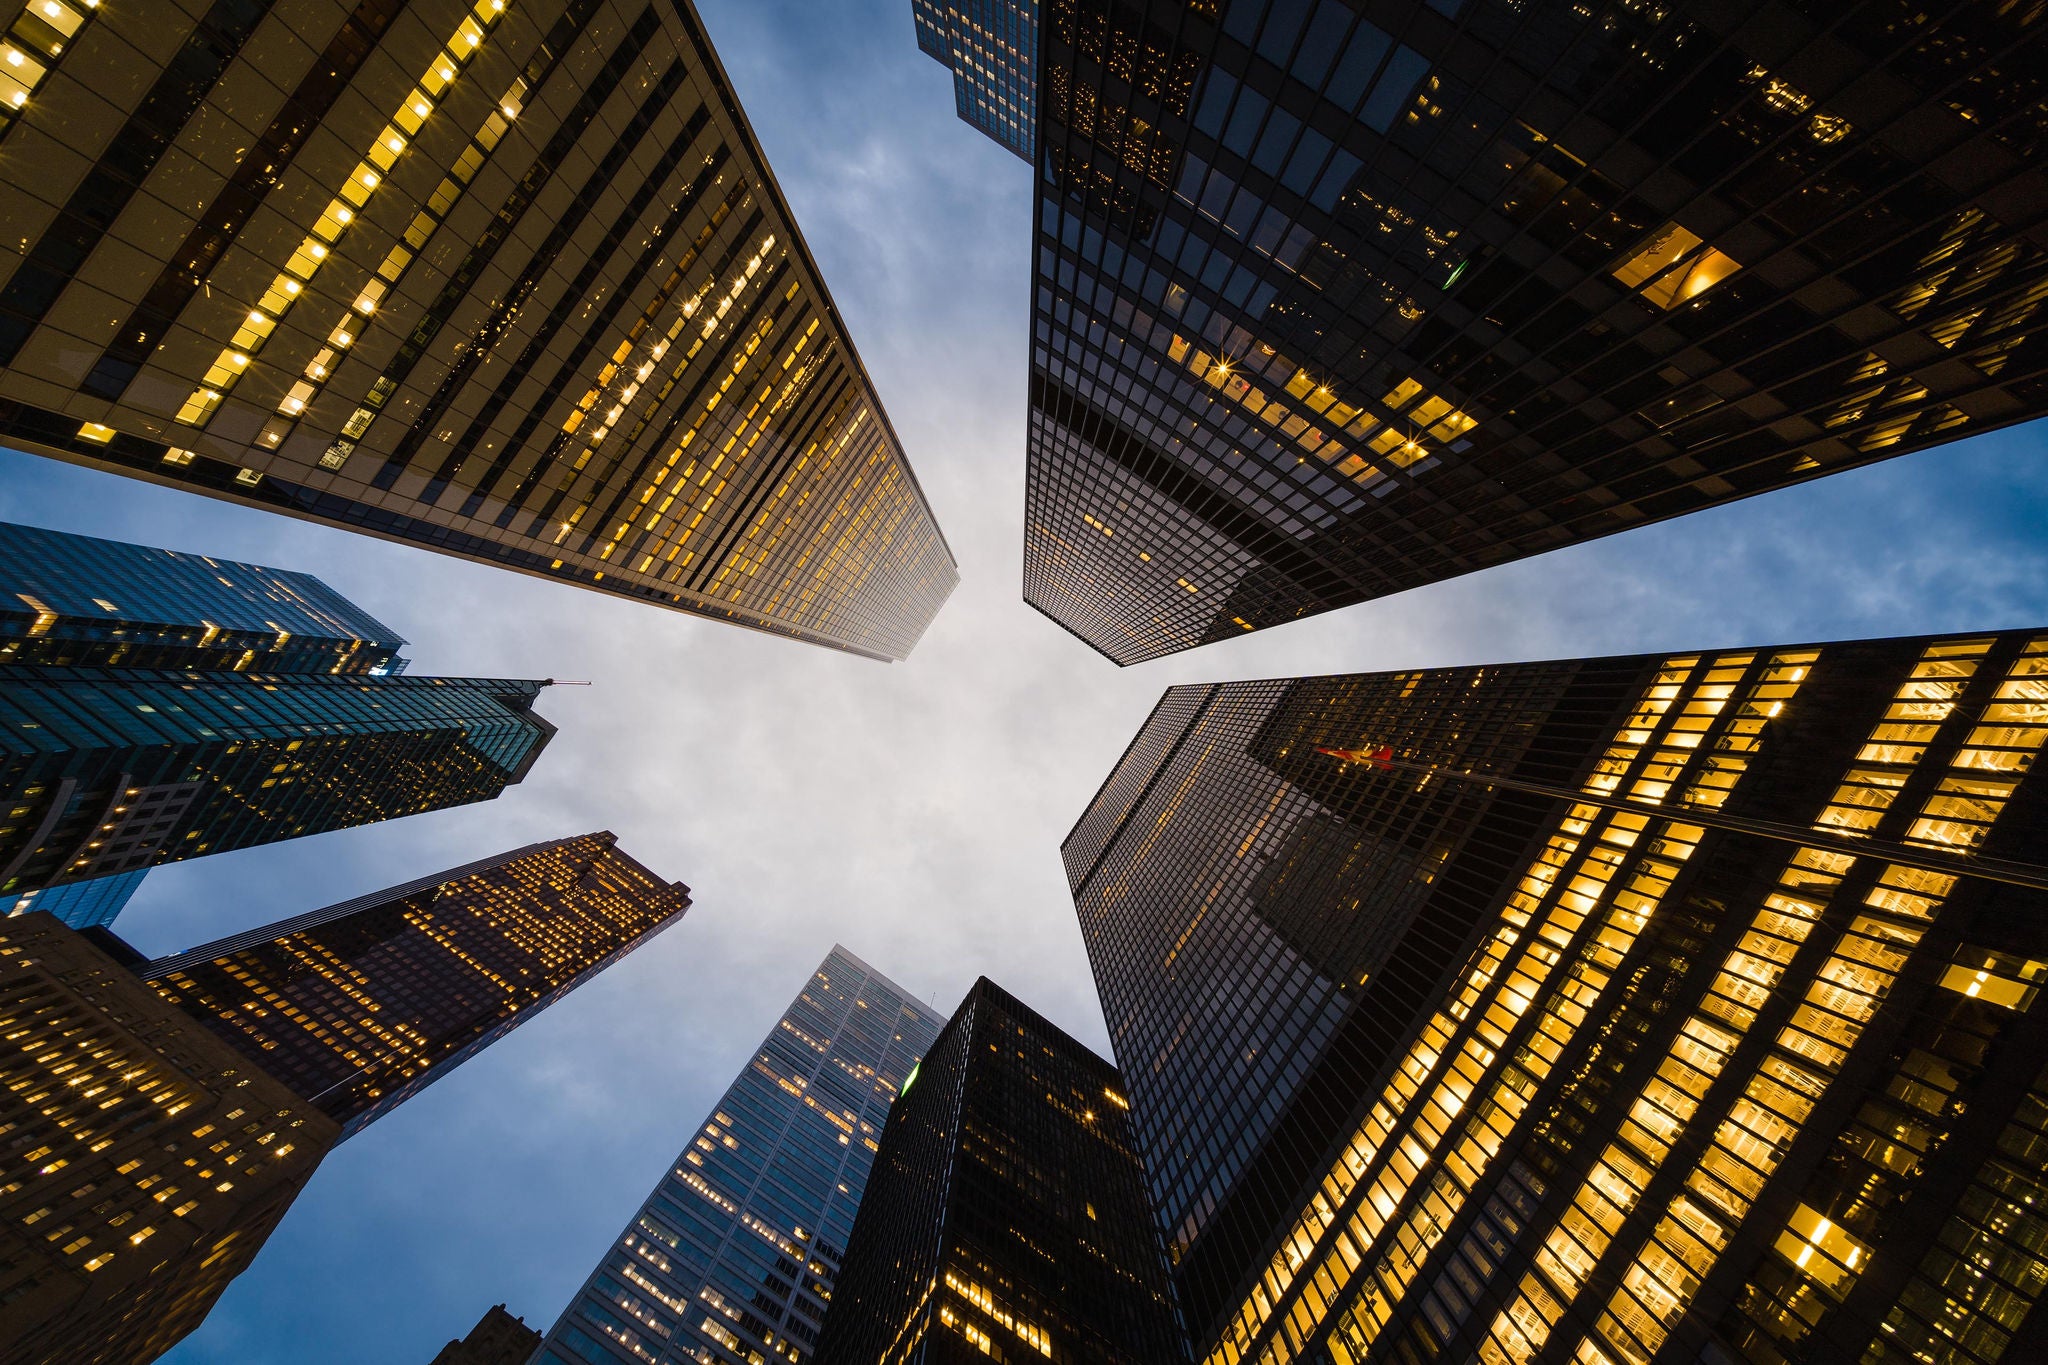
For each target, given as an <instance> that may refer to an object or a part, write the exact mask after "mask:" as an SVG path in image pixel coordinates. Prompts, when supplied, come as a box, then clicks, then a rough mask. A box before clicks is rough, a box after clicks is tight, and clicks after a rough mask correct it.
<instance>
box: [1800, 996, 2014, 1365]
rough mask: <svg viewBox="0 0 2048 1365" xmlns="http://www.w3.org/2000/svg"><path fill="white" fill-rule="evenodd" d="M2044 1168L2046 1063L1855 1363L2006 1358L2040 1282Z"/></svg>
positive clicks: (1993, 1362) (1986, 1364)
mask: <svg viewBox="0 0 2048 1365" xmlns="http://www.w3.org/2000/svg"><path fill="white" fill-rule="evenodd" d="M2001 1003H2003V1002H2001ZM2029 1003H2030V1002H2029ZM2014 1008H2021V1009H2023V1008H2025V1005H2024V1004H2020V1005H2016V1006H2014ZM2044 1170H2048V1073H2044V1074H2043V1075H2042V1077H2041V1078H2040V1079H2038V1080H2036V1081H2035V1082H2034V1086H2033V1088H2032V1089H2031V1090H2030V1091H2029V1092H2028V1093H2027V1096H2026V1098H2025V1099H2024V1100H2022V1101H2021V1102H2020V1106H2019V1110H2018V1112H2017V1113H2015V1114H2014V1115H2013V1118H2012V1121H2011V1122H2009V1123H2007V1124H2006V1125H2005V1127H2004V1128H2003V1129H2001V1130H2000V1132H1999V1134H1998V1140H1997V1149H1996V1152H1995V1154H1994V1155H1993V1156H1992V1157H1991V1159H1990V1160H1989V1161H1987V1162H1986V1163H1985V1164H1984V1166H1983V1167H1982V1169H1980V1170H1979V1171H1978V1172H1977V1175H1976V1178H1975V1179H1973V1180H1972V1181H1971V1182H1970V1187H1969V1189H1968V1190H1967V1191H1966V1192H1965V1193H1964V1195H1963V1197H1962V1199H1961V1200H1960V1201H1959V1202H1958V1204H1957V1207H1956V1211H1955V1213H1954V1214H1953V1215H1952V1216H1951V1217H1950V1218H1949V1220H1948V1222H1947V1223H1946V1224H1945V1225H1944V1226H1943V1227H1942V1230H1941V1234H1940V1236H1939V1237H1938V1238H1937V1239H1936V1241H1935V1244H1934V1245H1933V1246H1931V1247H1929V1248H1928V1250H1927V1254H1926V1256H1925V1257H1923V1258H1922V1260H1921V1262H1920V1265H1919V1267H1918V1268H1917V1269H1916V1270H1915V1271H1914V1273H1913V1276H1912V1278H1911V1279H1910V1280H1909V1281H1908V1282H1907V1284H1906V1287H1905V1289H1904V1291H1903V1292H1902V1293H1901V1294H1900V1295H1899V1301H1898V1303H1897V1304H1895V1305H1894V1306H1893V1307H1892V1308H1891V1309H1890V1311H1889V1312H1887V1313H1886V1314H1885V1317H1884V1321H1883V1322H1882V1323H1880V1324H1879V1326H1878V1331H1877V1334H1876V1335H1875V1336H1873V1337H1872V1338H1871V1341H1870V1344H1869V1346H1868V1347H1866V1348H1865V1350H1864V1352H1863V1359H1862V1365H1906V1362H1909V1361H1918V1360H1959V1361H1966V1362H1981V1365H1997V1362H1998V1361H2000V1360H2001V1359H2003V1358H2004V1356H2005V1353H2006V1348H2007V1346H2008V1344H2009V1343H2010V1341H2011V1339H2012V1334H2013V1333H2014V1332H2016V1331H2017V1330H2018V1329H2019V1327H2020V1324H2021V1323H2022V1322H2024V1321H2025V1320H2026V1318H2027V1315H2028V1314H2029V1313H2030V1312H2032V1311H2033V1310H2034V1305H2035V1300H2036V1299H2037V1298H2038V1297H2039V1296H2040V1294H2041V1291H2042V1289H2043V1288H2044V1287H2048V1250H2044V1248H2048V1180H2044V1179H2043V1177H2042V1172H2043V1171H2044ZM1781 1249H1782V1248H1781Z"/></svg>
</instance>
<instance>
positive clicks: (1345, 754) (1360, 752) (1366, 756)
mask: <svg viewBox="0 0 2048 1365" xmlns="http://www.w3.org/2000/svg"><path fill="white" fill-rule="evenodd" d="M1316 752H1317V753H1319V754H1328V755H1329V756H1330V757H1331V758H1338V759H1342V760H1343V761H1344V762H1346V763H1370V764H1372V766H1373V767H1375V768H1380V769H1386V768H1391V767H1393V766H1394V765H1393V762H1392V760H1393V757H1394V748H1393V746H1392V745H1390V744H1382V745H1381V746H1380V747H1379V748H1377V749H1325V748H1324V747H1323V746H1322V745H1320V744H1318V745H1317V746H1316Z"/></svg>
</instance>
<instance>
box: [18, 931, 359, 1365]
mask: <svg viewBox="0 0 2048 1365" xmlns="http://www.w3.org/2000/svg"><path fill="white" fill-rule="evenodd" d="M0 1030H4V1032H5V1047H4V1048H0V1132H4V1133H5V1134H6V1138H7V1152H6V1156H5V1158H4V1162H0V1343H4V1347H0V1353H4V1355H5V1356H6V1359H7V1360H8V1361H10V1362H19V1363H20V1365H147V1363H148V1362H150V1361H153V1360H155V1359H156V1358H157V1357H158V1356H160V1355H162V1354H163V1353H164V1352H165V1351H167V1350H169V1349H170V1348H171V1347H172V1346H173V1345H175V1344H176V1343H177V1342H178V1340H179V1339H180V1338H182V1337H184V1336H185V1334H186V1333H188V1332H190V1331H191V1330H192V1329H193V1328H195V1327H197V1326H198V1325H199V1323H200V1321H201V1320H202V1319H203V1318H204V1317H205V1316H206V1313H207V1310H209V1309H210V1308H212V1307H213V1304H214V1301H215V1300H217V1299H218V1298H219V1297H220V1295H221V1292H222V1291H223V1290H225V1289H226V1288H227V1286H228V1282H229V1281H230V1280H232V1279H233V1278H234V1277H235V1276H237V1275H239V1274H241V1272H242V1271H243V1270H245V1269H247V1268H248V1265H249V1263H250V1261H252V1260H253V1259H254V1258H255V1256H256V1253H257V1251H258V1250H260V1249H261V1248H262V1246H263V1242H264V1239H265V1238H266V1237H268V1236H269V1235H270V1233H271V1230H272V1229H273V1228H275V1227H276V1226H277V1223H278V1220H279V1219H281V1218H282V1217H283V1216H284V1213H285V1209H286V1208H287V1207H288V1206H289V1205H290V1204H291V1201H292V1200H293V1199H294V1198H295V1197H296V1196H297V1195H298V1192H299V1191H300V1190H301V1189H302V1188H303V1187H304V1186H305V1183H306V1181H307V1179H308V1178H309V1177H310V1176H311V1175H312V1174H313V1169H314V1167H316V1166H317V1165H319V1163H320V1160H321V1158H322V1157H324V1156H325V1155H326V1154H327V1151H328V1149H329V1148H331V1147H332V1146H333V1145H334V1143H335V1141H336V1139H337V1137H338V1136H339V1130H338V1129H337V1127H336V1125H335V1123H334V1121H333V1120H332V1119H329V1118H328V1117H327V1116H326V1115H325V1114H322V1113H321V1112H320V1110H319V1109H318V1108H317V1107H315V1106H313V1105H311V1104H308V1103H306V1101H305V1100H303V1099H301V1098H300V1097H299V1096H297V1095H295V1094H293V1093H292V1092H291V1091H290V1090H288V1089H287V1088H286V1087H284V1086H283V1085H281V1084H279V1083H278V1082H277V1081H275V1080H273V1079H272V1078H271V1077H270V1076H268V1075H266V1074H264V1073H263V1072H262V1071H261V1070H259V1069H257V1068H255V1067H252V1066H250V1065H249V1062H248V1060H247V1059H246V1058H244V1057H243V1056H242V1055H241V1054H240V1053H239V1052H237V1051H236V1050H235V1049H233V1048H231V1047H229V1046H228V1045H227V1044H225V1043H223V1042H221V1041H220V1040H219V1039H217V1038H215V1037H214V1036H213V1035H212V1034H210V1033H209V1032H208V1031H207V1030H206V1029H205V1028H203V1027H201V1026H200V1025H199V1024H198V1023H197V1022H196V1021H194V1020H192V1019H190V1018H188V1017H187V1016H185V1015H184V1014H181V1013H180V1012H179V1011H178V1010H177V1009H175V1008H173V1007H172V1006H171V1005H169V1004H167V1003H166V1002H165V1001H164V1000H163V999H162V998H161V997H159V996H158V995H157V993H156V992H155V991H152V990H150V989H149V988H148V987H147V986H145V985H144V984H143V983H142V982H140V981H138V980H136V978H135V976H134V975H133V973H131V972H130V971H129V970H128V969H127V968H126V967H125V966H124V965H122V963H121V962H120V961H119V960H117V959H116V958H114V957H110V956H109V955H108V954H107V953H105V952H102V951H101V950H100V949H99V948H98V947H96V946H95V945H94V944H93V943H92V942H90V941H88V939H87V938H86V937H85V936H83V935H80V934H77V933H74V932H73V931H72V930H70V929H68V928H66V927H65V926H64V925H62V924H60V923H58V922H57V921H56V920H55V919H53V918H52V917H50V916H49V915H44V914H28V915H21V916H18V917H15V918H11V919H0Z"/></svg>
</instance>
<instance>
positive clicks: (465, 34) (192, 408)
mask: <svg viewBox="0 0 2048 1365" xmlns="http://www.w3.org/2000/svg"><path fill="white" fill-rule="evenodd" d="M504 13H505V0H475V4H474V5H473V7H472V9H471V11H470V13H468V14H466V15H464V16H463V19H462V22H461V23H460V24H458V25H457V26H456V28H455V31H454V33H452V34H451V35H450V36H449V38H448V41H447V43H446V45H445V46H444V47H443V48H442V50H441V51H440V52H439V53H438V54H436V55H435V57H434V59H433V60H432V61H430V62H429V63H428V64H427V69H426V70H425V71H424V72H422V73H421V75H420V77H419V80H418V84H417V85H415V86H414V87H413V90H412V93H411V94H409V95H407V96H406V97H405V100H404V102H403V103H401V104H400V105H399V107H398V109H397V111H396V112H394V113H393V114H392V115H391V118H390V120H389V121H388V122H387V123H386V124H385V125H384V129H383V131H382V132H380V133H378V134H377V137H376V141H375V142H374V143H372V144H371V146H370V149H369V151H368V152H367V153H366V154H365V155H364V156H363V159H362V160H361V161H359V162H357V163H356V166H355V168H354V169H353V170H351V171H350V172H349V174H348V178H347V180H346V181H344V182H343V184H342V187H341V190H340V192H339V193H338V194H337V195H336V196H335V198H334V199H333V200H331V201H330V202H329V203H328V205H327V207H326V209H325V210H323V211H322V213H321V215H320V219H319V221H318V222H316V223H314V225H313V230H312V232H311V233H309V234H308V235H307V237H306V239H305V240H304V241H303V242H301V243H300V244H299V247H298V250H297V251H295V252H293V253H292V257H291V259H290V260H289V261H287V262H286V263H285V268H284V269H283V270H280V271H279V272H278V273H277V276H276V278H275V279H273V280H272V281H271V283H270V287H269V289H267V290H266V291H265V292H264V294H263V297H262V298H261V299H260V300H258V301H257V304H256V307H255V308H253V309H251V310H250V312H249V314H248V316H247V317H246V318H245V319H244V320H243V322H242V325H241V326H240V327H239V328H238V329H237V330H236V332H235V335H234V337H233V339H232V340H231V341H230V342H229V343H228V345H227V346H225V347H223V348H222V349H221V353H220V355H219V356H218V357H216V358H215V360H214V362H213V364H212V366H211V367H210V368H209V369H208V370H207V372H206V374H205V376H204V378H202V379H201V380H200V384H199V387H198V388H196V389H194V390H193V391H192V395H191V397H189V398H187V399H186V400H185V403H184V406H183V407H181V408H180V409H179V410H178V415H177V420H178V421H179V422H181V423H183V424H185V425H186V426H193V427H204V426H205V425H206V424H207V422H208V421H209V420H211V418H212V417H213V414H214V413H215V412H216V411H218V410H219V408H220V404H221V400H222V399H223V398H225V397H226V395H227V394H228V393H229V392H230V391H231V390H232V389H233V388H234V386H235V385H236V384H237V383H238V382H240V380H241V377H242V375H243V374H244V373H245V372H246V371H247V369H248V366H249V361H250V360H251V358H253V357H254V356H255V355H256V353H257V352H258V351H260V350H261V349H262V348H263V345H264V343H265V342H266V341H268V340H269V338H270V335H271V333H272V332H274V331H275V330H276V329H277V324H278V322H279V320H280V319H281V318H283V316H284V314H285V313H286V312H287V311H288V310H289V309H290V308H291V307H292V305H293V304H294V303H296V302H297V301H298V298H299V296H300V295H301V294H302V293H304V292H305V287H306V285H307V284H309V283H310V282H311V281H312V280H313V278H314V276H315V275H317V274H318V273H319V271H320V268H321V266H323V265H324V264H325V263H326V262H327V259H328V257H329V255H330V254H332V250H333V248H334V247H335V246H336V245H337V244H339V242H340V241H341V238H342V237H343V235H344V234H345V233H346V232H347V231H348V228H349V225H350V224H351V223H353V222H354V221H355V218H356V215H357V214H358V213H360V212H361V211H362V209H363V206H364V205H365V204H367V203H368V202H369V199H370V196H371V194H373V193H374V192H375V191H376V189H377V187H378V186H379V185H381V184H382V183H383V182H384V178H385V177H386V176H387V175H388V174H389V173H390V171H391V168H392V166H394V165H395V164H396V163H397V161H398V158H399V156H400V155H401V154H403V153H404V152H405V151H406V149H407V148H408V147H410V146H411V139H412V138H413V137H415V136H417V135H418V133H419V130H420V128H421V127H422V126H423V125H424V124H425V122H426V117H427V115H428V114H429V113H431V112H432V110H433V108H434V106H435V104H436V103H437V102H438V101H440V100H442V99H444V98H445V97H446V94H447V91H448V89H449V87H450V86H452V85H453V84H454V82H455V79H456V76H457V75H458V73H460V72H461V71H462V69H463V68H464V67H466V66H467V65H468V64H469V62H470V60H471V59H472V58H473V57H474V56H475V55H476V53H477V50H478V49H479V48H481V47H482V45H483V41H484V38H485V36H486V35H487V34H489V32H490V31H491V29H493V28H495V27H496V26H497V23H498V21H499V20H500V19H501V18H503V17H504ZM494 117H498V116H494ZM503 131H504V129H503V124H502V123H500V124H499V127H498V132H499V133H500V134H502V132H503ZM396 250H398V248H394V251H396ZM407 259H410V252H409V251H408V252H407ZM401 268H402V266H401ZM388 287H389V281H388V280H384V279H381V278H380V279H377V280H373V281H372V282H371V284H370V285H369V286H368V287H366V288H365V290H364V292H363V294H362V295H361V297H359V298H358V299H357V300H356V303H355V308H356V311H358V312H360V313H361V314H363V315H364V316H365V317H367V316H369V315H370V314H371V313H373V312H375V311H376V307H377V302H378V300H379V299H381V298H382V297H383V295H384V291H385V290H386V289H387V288H388ZM352 325H354V324H351V323H347V322H344V323H343V324H342V325H341V326H339V327H337V328H336V329H335V331H334V333H333V335H331V336H330V337H329V345H330V347H336V346H339V347H345V346H346V345H347V341H345V340H342V338H344V337H346V336H347V335H348V333H347V330H346V329H347V328H348V327H350V326H352Z"/></svg>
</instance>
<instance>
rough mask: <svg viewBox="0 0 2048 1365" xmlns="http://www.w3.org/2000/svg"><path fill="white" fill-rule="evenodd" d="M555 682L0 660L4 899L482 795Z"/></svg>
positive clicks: (525, 746) (535, 734)
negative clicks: (42, 664) (66, 665)
mask: <svg viewBox="0 0 2048 1365" xmlns="http://www.w3.org/2000/svg"><path fill="white" fill-rule="evenodd" d="M545 685H546V684H544V683H541V682H534V681H527V680H514V679H482V678H414V677H367V676H353V675H335V674H308V673H270V674H266V673H235V672H183V671H173V670H169V669H149V668H60V667H30V666H24V665H0V895H11V894H16V893H19V892H23V891H28V890H33V889H36V888H38V887H43V886H48V885H53V884H56V883H60V882H69V881H82V880H86V879H89V878H94V877H104V876H109V875H112V874H114V873H118V872H132V871H135V870H138V869H146V868H150V867H154V866H156V865H157V864H159V863H166V862H175V861H178V860H181V859H184V858H191V857H196V856H198V855H199V854H202V853H225V852H227V851H228V850H230V849H236V848H247V847H249V846H251V845H253V844H262V843H270V842H272V841H275V840H278V839H291V838H296V837H297V836H299V835H302V834H317V833H320V832H322V831H324V830H332V829H346V828H348V827H349V826H352V825H361V824H368V823H371V822H373V821H377V820H389V819H393V818H396V817H398V816H401V815H412V814H415V813H417V812H420V811H428V810H440V809H442V808H444V807H447V806H457V805H463V804H465V803H467V802H471V801H488V800H490V799H491V798H493V797H495V796H497V795H498V794H499V793H500V792H502V791H503V790H504V789H505V788H506V787H507V786H509V785H511V784H512V783H515V782H518V781H520V780H521V779H522V778H524V777H525V776H526V773H527V770H528V769H529V768H531V767H532V766H533V762H534V760H535V759H536V758H538V757H539V755H540V751H541V749H542V747H543V746H544V745H545V744H546V743H547V741H548V739H549V737H550V736H552V735H553V734H554V726H552V725H550V724H549V723H548V722H547V721H545V720H543V719H541V717H539V716H538V715H535V714H534V712H533V703H534V699H535V697H537V696H538V695H539V693H540V690H541V688H542V687H544V686H545Z"/></svg>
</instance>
